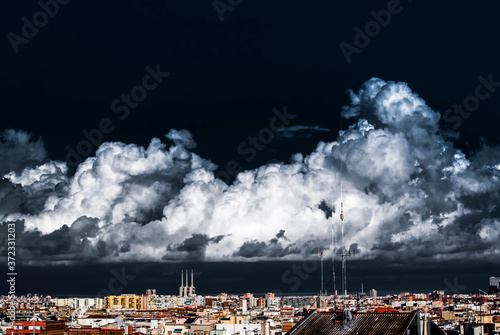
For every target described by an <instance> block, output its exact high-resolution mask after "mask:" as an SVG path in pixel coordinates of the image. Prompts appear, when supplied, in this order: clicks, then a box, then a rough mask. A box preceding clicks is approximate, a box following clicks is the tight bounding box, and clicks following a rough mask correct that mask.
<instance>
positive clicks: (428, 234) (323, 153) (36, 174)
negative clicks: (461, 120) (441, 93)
mask: <svg viewBox="0 0 500 335" xmlns="http://www.w3.org/2000/svg"><path fill="white" fill-rule="evenodd" d="M349 94H350V98H351V103H350V104H349V105H347V106H344V108H343V109H342V111H341V113H342V116H343V117H344V118H349V119H353V120H355V123H354V124H353V125H352V126H350V127H349V128H348V129H345V130H343V131H341V132H340V133H339V136H338V138H337V140H336V141H333V142H328V143H326V142H320V143H318V144H317V146H316V148H315V149H314V150H313V151H312V152H311V153H310V154H309V155H306V156H304V155H302V154H295V155H293V156H292V157H291V160H290V163H289V164H285V163H276V164H268V165H264V166H261V167H259V168H257V169H255V170H249V171H243V172H241V173H239V174H238V175H237V176H236V178H235V181H234V182H233V183H232V184H230V185H227V184H226V183H224V182H223V181H221V180H220V179H217V178H215V177H214V170H215V169H216V166H215V165H214V164H212V163H211V162H210V161H209V160H208V159H206V158H202V157H200V156H198V155H197V154H195V153H194V152H192V151H191V150H192V149H194V148H195V147H196V143H195V141H194V139H193V138H192V136H191V134H190V133H189V131H187V130H181V131H177V130H171V131H170V132H169V133H168V134H167V135H166V138H167V141H168V140H170V144H169V145H170V146H169V147H168V146H167V144H165V143H164V142H162V140H160V139H158V138H154V139H152V140H151V143H150V144H149V146H148V147H147V148H144V147H141V146H138V145H135V144H125V143H120V142H112V143H110V142H108V143H103V144H102V145H101V146H100V147H99V149H98V150H97V152H96V155H95V157H90V158H88V159H86V160H85V161H84V162H82V163H81V164H80V165H79V166H78V168H77V169H76V172H75V174H74V175H72V176H70V175H69V174H68V170H67V168H66V165H65V163H63V162H57V161H50V160H48V159H47V155H46V152H45V149H44V148H43V143H42V142H41V140H32V139H31V137H30V135H29V134H27V133H25V132H23V131H12V130H10V131H7V132H4V133H3V135H2V143H1V145H0V151H1V152H0V156H1V157H6V158H5V159H4V161H3V162H2V171H3V172H2V173H3V180H2V181H1V184H0V191H1V196H2V203H4V204H5V205H3V207H2V210H1V212H0V214H1V216H0V217H1V224H2V226H3V227H4V228H5V227H6V225H7V223H8V222H15V223H16V225H17V232H18V240H19V241H18V248H19V249H20V250H21V251H20V252H19V253H20V254H23V255H24V256H23V258H22V259H20V260H19V261H20V262H23V263H25V264H30V263H35V262H36V263H37V264H41V263H77V262H80V261H82V260H92V261H98V262H116V261H164V262H169V261H175V260H179V259H189V260H194V259H196V260H200V259H203V260H211V261H239V260H246V261H247V260H274V259H275V260H296V259H305V258H314V257H316V251H315V250H317V249H318V248H323V249H327V252H329V253H331V252H332V248H331V245H330V241H331V231H330V229H331V217H332V215H333V220H334V223H335V225H336V227H337V228H338V225H339V223H340V220H339V216H338V214H339V213H338V209H339V208H340V202H341V194H340V182H341V180H342V183H343V203H344V214H345V241H346V242H345V245H346V246H350V247H348V249H349V251H350V252H351V253H353V254H355V255H356V257H357V258H359V259H364V260H369V259H374V258H377V259H389V260H399V261H408V260H413V261H426V262H434V261H438V260H454V259H469V260H474V259H482V260H485V259H486V260H488V259H489V260H494V259H498V256H499V254H500V239H499V237H500V208H498V203H499V201H498V200H499V190H500V181H499V176H500V148H498V147H496V146H493V145H488V144H486V143H485V144H484V145H483V147H482V148H481V149H480V150H479V151H477V152H474V153H471V154H469V155H466V154H465V153H463V152H462V151H460V150H459V149H457V148H456V147H455V145H454V142H453V141H454V140H455V139H456V138H457V136H459V134H458V133H454V134H451V136H450V133H449V132H444V131H442V130H441V129H440V128H439V120H440V113H439V112H437V111H434V110H432V109H431V107H429V106H427V104H426V103H425V101H424V100H423V99H422V98H420V97H419V96H418V95H417V94H416V93H414V92H412V91H411V89H410V88H409V87H408V85H407V84H405V83H401V82H399V83H395V82H390V81H389V82H386V81H384V80H381V79H378V78H372V79H370V80H369V81H367V82H366V83H365V84H363V86H362V87H361V88H360V89H359V90H358V91H357V92H354V91H351V92H349ZM325 129H326V128H325ZM291 130H292V129H291ZM295 130H297V129H295ZM317 130H321V131H323V130H324V129H323V128H318V129H317ZM16 155H17V156H16ZM11 156H16V157H24V158H23V159H12V158H11ZM341 166H342V168H341ZM341 171H342V172H341ZM332 203H333V207H332ZM6 231H7V229H6V228H5V229H2V233H1V234H5V232H6ZM336 234H337V236H336V240H339V229H336ZM2 254H3V255H5V250H4V251H3V253H2Z"/></svg>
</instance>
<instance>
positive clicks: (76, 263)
mask: <svg viewBox="0 0 500 335" xmlns="http://www.w3.org/2000/svg"><path fill="white" fill-rule="evenodd" d="M0 16H1V19H0V27H1V31H2V32H3V34H4V38H3V39H2V42H1V43H0V73H1V76H0V101H1V106H0V109H1V111H2V112H1V121H0V158H1V161H0V173H1V176H2V179H1V180H0V199H1V201H0V238H2V240H3V241H5V243H0V247H1V248H2V250H1V255H2V263H3V264H2V268H3V269H5V273H7V266H6V265H7V251H8V250H7V241H8V235H7V231H8V224H9V223H10V224H14V225H15V227H16V257H15V262H16V269H17V273H18V275H17V293H18V294H26V293H28V292H30V293H40V294H52V295H72V294H73V295H74V294H77V295H82V296H83V295H86V296H92V295H96V294H98V292H100V293H102V290H105V289H106V288H107V287H108V283H109V281H110V279H111V278H113V276H114V274H113V272H112V271H118V272H120V271H122V269H125V270H124V271H126V272H127V274H128V273H130V274H131V275H130V276H132V277H134V278H133V279H130V280H129V281H128V282H127V284H126V285H125V286H124V287H123V288H122V289H120V292H111V293H143V291H144V290H145V289H147V288H156V289H157V291H158V292H159V293H160V294H177V292H178V288H177V286H178V285H179V284H180V283H179V282H180V279H179V277H180V271H181V269H191V268H193V269H194V271H195V284H196V286H197V291H198V293H199V294H210V293H218V292H228V293H244V292H256V293H259V292H260V293H264V292H268V291H275V292H277V293H281V292H283V293H285V294H306V293H315V292H318V291H319V282H320V280H319V263H318V257H317V251H318V249H324V250H326V257H327V261H325V273H327V274H326V275H325V283H326V282H329V285H328V287H327V290H328V291H329V292H331V291H332V290H333V284H332V283H331V281H330V278H331V269H332V263H331V257H332V248H331V235H330V234H331V230H330V229H331V217H332V212H333V218H334V222H335V225H336V227H337V228H336V229H337V235H336V236H337V237H338V236H340V235H338V225H339V223H340V220H339V219H338V218H339V216H338V214H339V210H340V201H341V200H340V199H341V193H340V182H341V180H342V183H343V194H342V199H343V202H344V208H345V209H344V211H345V216H346V221H345V223H346V249H348V250H350V251H351V254H352V255H351V256H350V257H349V260H348V266H347V268H348V291H349V292H352V293H354V292H355V291H356V290H359V289H360V285H361V283H364V288H365V291H366V290H368V289H370V288H375V289H378V290H379V292H400V291H413V292H416V291H426V292H427V291H432V290H434V289H444V290H445V291H447V292H449V293H461V292H477V290H478V289H483V290H485V289H486V288H487V283H488V281H487V277H489V276H492V275H500V268H499V265H500V261H499V259H500V208H499V207H498V203H499V200H500V199H499V198H500V147H499V141H498V140H499V137H498V131H497V129H498V124H499V121H500V116H499V114H498V110H499V108H500V92H498V91H500V67H499V65H498V64H499V63H498V59H500V52H499V51H500V46H499V44H498V33H499V28H498V17H497V16H498V8H497V6H495V5H494V4H493V3H491V2H490V1H476V2H474V3H473V4H472V3H460V2H445V3H442V2H440V3H435V2H432V1H420V0H413V1H411V0H402V1H395V0H391V1H351V2H343V3H334V2H327V1H313V2H303V1H290V0H289V1H279V0H276V1H255V0H254V1H250V0H216V1H212V0H205V1H197V0H189V1H187V0H185V1H173V0H172V1H171V0H99V1H94V0H86V1H81V0H80V1H79V0H71V1H69V0H58V1H56V0H41V1H38V2H37V1H25V0H20V1H15V2H10V3H9V4H6V5H4V8H3V10H2V11H1V12H0ZM339 131H340V133H339ZM339 134H340V136H339ZM340 143H342V144H341V145H340ZM332 202H333V207H332ZM337 247H339V246H338V245H337ZM304 262H307V263H304ZM338 266H339V263H338V262H337V263H336V265H335V267H337V268H338ZM293 269H298V270H293ZM307 269H309V270H307ZM294 271H295V272H294ZM298 271H302V272H301V273H298ZM302 273H303V274H302ZM337 274H338V276H337V279H338V278H339V274H340V273H339V272H337ZM3 285H4V286H2V287H3V292H5V294H7V292H8V289H7V286H6V285H5V284H3ZM337 288H339V289H340V280H338V282H337ZM100 293H99V294H100ZM0 294H3V293H0Z"/></svg>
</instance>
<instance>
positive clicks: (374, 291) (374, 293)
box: [370, 288, 377, 298]
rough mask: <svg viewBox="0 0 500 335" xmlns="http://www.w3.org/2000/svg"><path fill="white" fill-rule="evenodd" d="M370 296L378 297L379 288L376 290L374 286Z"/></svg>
mask: <svg viewBox="0 0 500 335" xmlns="http://www.w3.org/2000/svg"><path fill="white" fill-rule="evenodd" d="M370 297H371V298H376V297H377V290H375V289H373V288H372V289H371V290H370Z"/></svg>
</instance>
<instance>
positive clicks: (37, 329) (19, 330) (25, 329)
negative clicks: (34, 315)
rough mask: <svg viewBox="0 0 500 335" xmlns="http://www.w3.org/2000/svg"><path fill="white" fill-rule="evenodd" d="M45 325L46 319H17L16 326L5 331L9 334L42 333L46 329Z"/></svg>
mask: <svg viewBox="0 0 500 335" xmlns="http://www.w3.org/2000/svg"><path fill="white" fill-rule="evenodd" d="M45 327H46V322H45V321H15V322H14V327H13V328H7V329H6V331H5V333H6V334H7V335H31V334H38V335H40V333H41V332H42V331H44V330H45ZM33 328H34V329H33Z"/></svg>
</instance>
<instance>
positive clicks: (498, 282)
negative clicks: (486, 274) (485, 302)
mask: <svg viewBox="0 0 500 335" xmlns="http://www.w3.org/2000/svg"><path fill="white" fill-rule="evenodd" d="M491 293H500V277H490V294H491Z"/></svg>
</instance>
